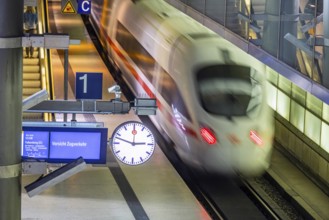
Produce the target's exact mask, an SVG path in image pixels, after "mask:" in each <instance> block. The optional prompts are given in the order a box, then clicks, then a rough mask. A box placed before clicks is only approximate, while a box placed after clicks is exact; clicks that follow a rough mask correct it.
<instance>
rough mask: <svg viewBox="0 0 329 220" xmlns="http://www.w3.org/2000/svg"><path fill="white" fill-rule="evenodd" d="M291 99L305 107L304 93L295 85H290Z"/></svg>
mask: <svg viewBox="0 0 329 220" xmlns="http://www.w3.org/2000/svg"><path fill="white" fill-rule="evenodd" d="M291 97H292V98H293V99H294V100H295V101H297V102H298V103H300V104H301V105H303V106H305V101H306V91H304V90H303V89H301V88H300V87H298V86H296V85H295V84H292V93H291Z"/></svg>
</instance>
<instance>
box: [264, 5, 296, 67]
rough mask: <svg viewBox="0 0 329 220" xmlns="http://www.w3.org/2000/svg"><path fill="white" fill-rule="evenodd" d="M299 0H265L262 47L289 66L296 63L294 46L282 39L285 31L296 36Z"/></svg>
mask: <svg viewBox="0 0 329 220" xmlns="http://www.w3.org/2000/svg"><path fill="white" fill-rule="evenodd" d="M298 9H299V1H298V0H291V1H284V0H267V1H266V8H265V13H266V15H267V20H265V21H264V35H263V49H264V50H266V51H267V52H269V53H270V54H271V55H273V56H275V57H277V58H279V59H280V60H282V61H283V62H285V63H287V64H288V65H289V66H292V67H294V66H295V65H296V47H295V46H294V45H292V44H291V43H290V42H288V41H287V40H285V39H284V36H285V35H286V34H287V33H290V34H292V35H293V36H295V37H297V23H298V13H299V11H298Z"/></svg>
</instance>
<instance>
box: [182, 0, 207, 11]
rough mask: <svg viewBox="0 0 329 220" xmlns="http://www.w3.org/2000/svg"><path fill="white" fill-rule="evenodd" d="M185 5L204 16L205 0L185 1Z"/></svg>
mask: <svg viewBox="0 0 329 220" xmlns="http://www.w3.org/2000/svg"><path fill="white" fill-rule="evenodd" d="M186 2H187V5H189V6H191V7H192V8H194V9H195V10H197V11H198V12H200V13H202V14H204V11H205V5H206V0H187V1H186Z"/></svg>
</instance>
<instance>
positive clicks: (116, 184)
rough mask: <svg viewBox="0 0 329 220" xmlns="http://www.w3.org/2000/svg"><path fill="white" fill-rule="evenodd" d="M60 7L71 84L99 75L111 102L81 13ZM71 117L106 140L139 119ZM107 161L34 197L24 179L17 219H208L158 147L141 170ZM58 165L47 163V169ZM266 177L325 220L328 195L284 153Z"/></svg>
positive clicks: (55, 29)
mask: <svg viewBox="0 0 329 220" xmlns="http://www.w3.org/2000/svg"><path fill="white" fill-rule="evenodd" d="M60 6H61V5H60V1H57V2H56V1H54V2H50V3H49V7H50V8H49V12H50V13H51V15H50V17H51V18H52V19H51V21H50V23H51V24H52V27H51V32H52V33H68V34H69V35H70V36H71V37H72V38H73V39H80V40H81V44H80V45H75V46H72V47H70V49H69V69H70V70H69V72H70V73H69V74H70V77H69V78H70V80H72V78H74V74H75V73H76V72H102V73H103V76H104V81H103V82H104V84H103V99H104V100H109V99H111V98H112V97H111V95H110V94H109V93H108V92H107V88H108V87H110V86H111V85H113V84H114V83H115V82H114V79H113V78H112V77H111V75H110V73H109V72H108V70H107V68H106V67H105V65H104V64H103V62H102V61H101V58H100V57H99V55H98V53H97V51H96V49H95V48H94V46H93V44H92V42H91V40H90V38H89V36H88V34H87V31H86V30H85V28H84V25H83V22H82V20H81V18H80V15H63V14H61V9H60ZM51 54H52V64H53V69H54V81H55V86H56V87H55V96H56V98H57V99H62V97H63V78H64V77H63V54H62V52H61V51H59V50H52V51H51ZM73 98H74V95H73V86H72V83H70V89H69V99H73ZM70 117H71V116H70V115H69V117H68V118H69V119H70ZM55 118H56V121H63V115H61V114H57V115H56V117H55ZM76 119H77V121H79V122H85V121H88V122H90V120H92V121H97V122H103V123H104V125H105V127H108V128H109V131H108V136H109V137H110V136H111V134H112V132H113V130H114V128H115V127H116V126H117V125H119V124H120V123H122V122H125V121H129V120H136V121H139V118H138V117H137V116H136V115H134V114H133V113H130V114H127V115H120V116H116V115H94V116H87V115H77V118H76ZM107 157H108V160H107V164H105V165H88V166H87V168H86V169H84V170H83V171H81V172H79V173H77V174H75V175H74V176H72V177H70V178H68V179H67V180H65V181H63V182H60V183H58V184H57V185H55V186H53V187H51V188H49V189H47V190H45V191H44V192H42V193H40V194H39V195H36V196H34V197H29V196H28V194H27V193H26V191H25V189H24V187H25V186H26V185H28V184H30V183H31V182H33V181H35V180H36V179H38V178H39V176H40V175H23V176H22V219H23V220H31V219H40V220H50V219H70V220H74V219H77V220H78V219H79V220H88V219H93V220H102V219H104V220H107V219H115V220H117V219H122V220H129V219H156V220H161V219H173V220H174V219H177V220H178V219H179V220H185V219H186V220H193V219H202V220H206V219H211V217H210V216H209V215H208V213H207V211H206V210H205V209H204V208H203V207H202V205H201V204H200V203H199V201H198V200H197V199H196V198H195V196H194V195H193V193H192V192H191V191H190V189H189V188H188V187H187V186H186V184H185V182H184V181H183V180H182V179H181V177H180V176H179V174H178V173H177V172H176V170H175V169H174V168H173V167H172V165H171V164H170V162H169V161H168V159H167V158H166V156H165V155H164V154H163V152H162V151H161V149H160V148H159V147H158V146H156V149H155V153H154V155H153V157H152V158H151V159H150V161H149V162H148V163H145V164H143V165H140V166H128V165H124V164H121V163H119V162H117V161H116V160H115V158H114V157H113V155H112V152H111V151H110V150H108V155H107ZM59 166H60V165H58V164H49V166H48V171H52V170H55V169H57V168H58V167H59ZM268 173H269V174H270V175H271V176H272V177H273V178H274V179H275V180H276V181H277V182H278V183H279V184H280V186H281V187H282V189H284V190H285V191H286V192H287V193H288V194H289V196H290V198H291V199H292V200H293V201H295V202H296V204H299V206H300V210H299V211H301V212H302V211H303V210H306V211H307V212H309V213H310V218H314V219H329V209H328V207H329V197H328V195H327V194H325V193H324V192H323V191H321V189H319V187H318V186H317V185H316V184H314V182H312V181H311V180H310V179H309V178H308V177H306V176H305V175H304V174H303V173H302V172H301V171H300V170H299V169H298V168H297V167H296V166H294V164H293V163H292V162H291V161H290V160H288V159H287V158H286V157H285V156H284V155H283V154H281V153H280V152H278V151H275V152H274V155H273V159H272V165H271V168H270V169H269V170H268Z"/></svg>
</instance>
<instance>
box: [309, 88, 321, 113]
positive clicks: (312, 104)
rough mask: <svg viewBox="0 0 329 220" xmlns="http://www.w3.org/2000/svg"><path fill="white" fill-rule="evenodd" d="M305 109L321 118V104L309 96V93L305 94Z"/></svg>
mask: <svg viewBox="0 0 329 220" xmlns="http://www.w3.org/2000/svg"><path fill="white" fill-rule="evenodd" d="M306 97H307V98H306V107H307V109H309V110H310V111H312V112H313V113H314V114H315V115H317V116H319V117H321V116H322V102H321V101H320V100H319V99H317V98H316V97H314V96H313V95H311V94H310V93H307V96H306Z"/></svg>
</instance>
